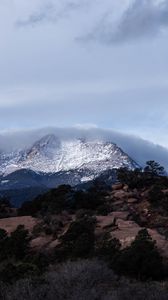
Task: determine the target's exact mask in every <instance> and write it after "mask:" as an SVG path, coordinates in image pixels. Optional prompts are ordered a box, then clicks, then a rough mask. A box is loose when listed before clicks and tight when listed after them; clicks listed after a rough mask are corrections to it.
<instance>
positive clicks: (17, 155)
mask: <svg viewBox="0 0 168 300" xmlns="http://www.w3.org/2000/svg"><path fill="white" fill-rule="evenodd" d="M120 167H127V168H129V169H134V168H136V167H138V165H137V164H136V163H135V162H134V161H133V160H132V159H131V158H130V157H129V156H128V155H127V154H126V153H124V152H123V151H122V150H121V149H120V148H119V147H118V146H117V145H116V144H113V143H111V142H106V143H105V142H103V141H101V140H93V141H90V140H84V139H67V140H65V139H59V138H57V137H56V136H55V135H53V134H51V135H46V136H44V137H43V138H42V139H40V140H39V141H37V142H35V143H34V145H33V146H32V147H31V148H29V149H26V150H20V151H16V152H11V153H1V154H0V173H1V174H3V175H6V174H9V173H12V172H13V171H16V170H19V169H30V170H33V171H35V172H44V173H56V172H60V171H68V170H85V169H86V170H89V173H90V174H91V175H90V177H89V178H88V177H87V176H84V177H83V179H82V180H83V181H87V180H89V179H93V178H94V177H95V176H98V175H99V174H101V173H102V172H103V171H105V170H108V169H115V168H120ZM91 177H92V178H91Z"/></svg>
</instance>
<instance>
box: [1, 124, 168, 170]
mask: <svg viewBox="0 0 168 300" xmlns="http://www.w3.org/2000/svg"><path fill="white" fill-rule="evenodd" d="M47 134H55V135H56V136H57V137H58V138H60V139H74V138H82V139H88V140H103V141H107V142H109V141H110V142H113V143H116V144H117V145H118V146H119V147H121V148H122V149H123V150H124V151H125V152H126V153H127V154H128V155H129V156H130V157H131V158H133V159H134V160H135V161H136V162H137V163H139V164H140V165H142V166H143V165H144V164H145V162H146V161H147V160H151V159H152V160H156V161H157V162H159V163H160V164H162V165H163V166H164V167H165V168H166V169H167V170H168V149H167V148H164V147H162V146H159V145H155V144H153V143H151V142H149V141H146V140H143V139H141V138H139V137H136V136H133V135H128V134H123V133H120V132H117V131H113V130H103V129H99V128H94V127H92V128H89V127H87V128H81V127H80V128H79V127H77V128H76V127H73V128H42V129H38V130H26V131H15V132H1V133H0V148H1V150H5V151H11V149H14V148H25V147H26V148H27V147H30V146H32V144H33V143H34V142H36V141H37V140H38V139H40V138H42V137H43V136H45V135H47Z"/></svg>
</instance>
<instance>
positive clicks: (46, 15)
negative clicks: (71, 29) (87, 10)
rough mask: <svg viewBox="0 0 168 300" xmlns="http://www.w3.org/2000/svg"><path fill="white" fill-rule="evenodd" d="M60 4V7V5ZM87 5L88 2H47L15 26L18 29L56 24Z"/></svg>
mask: <svg viewBox="0 0 168 300" xmlns="http://www.w3.org/2000/svg"><path fill="white" fill-rule="evenodd" d="M60 3H61V5H60ZM87 3H88V0H81V1H78V0H62V1H61V2H60V1H52V0H50V1H47V3H46V4H45V5H42V6H41V7H39V8H38V9H37V11H35V12H33V13H32V14H30V15H29V16H28V17H27V18H26V19H24V20H18V21H17V22H16V25H17V26H19V27H24V26H36V25H38V24H41V23H45V22H54V23H55V22H57V21H58V20H59V19H62V18H65V17H67V15H68V14H69V13H71V12H72V11H75V10H77V9H79V8H81V7H83V6H85V5H86V4H87Z"/></svg>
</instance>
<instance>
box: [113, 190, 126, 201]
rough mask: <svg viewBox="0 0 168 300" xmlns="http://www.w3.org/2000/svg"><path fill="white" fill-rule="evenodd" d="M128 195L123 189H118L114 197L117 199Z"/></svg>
mask: <svg viewBox="0 0 168 300" xmlns="http://www.w3.org/2000/svg"><path fill="white" fill-rule="evenodd" d="M126 196H127V195H126V192H124V191H123V190H120V191H117V192H115V193H114V197H115V198H117V199H122V198H125V197H126Z"/></svg>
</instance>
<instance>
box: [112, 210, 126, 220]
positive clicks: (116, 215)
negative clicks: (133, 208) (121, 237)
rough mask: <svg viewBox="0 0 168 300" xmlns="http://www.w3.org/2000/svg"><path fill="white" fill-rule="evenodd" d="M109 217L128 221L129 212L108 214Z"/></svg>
mask: <svg viewBox="0 0 168 300" xmlns="http://www.w3.org/2000/svg"><path fill="white" fill-rule="evenodd" d="M110 215H111V216H112V217H113V218H115V219H121V220H124V221H126V220H127V219H128V216H129V212H127V211H114V212H112V213H110Z"/></svg>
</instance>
